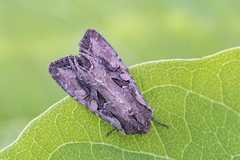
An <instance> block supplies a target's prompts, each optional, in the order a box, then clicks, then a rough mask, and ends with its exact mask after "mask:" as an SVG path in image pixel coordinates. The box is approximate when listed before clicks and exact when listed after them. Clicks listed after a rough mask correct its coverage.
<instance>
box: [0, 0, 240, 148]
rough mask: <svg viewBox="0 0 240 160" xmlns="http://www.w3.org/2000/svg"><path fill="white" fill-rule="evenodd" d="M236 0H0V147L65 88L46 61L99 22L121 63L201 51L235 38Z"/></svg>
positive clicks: (70, 49) (239, 20)
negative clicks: (57, 81)
mask: <svg viewBox="0 0 240 160" xmlns="http://www.w3.org/2000/svg"><path fill="white" fill-rule="evenodd" d="M239 6H240V1H237V0H235V1H228V0H222V1H219V0H212V1H208V0H205V1H204V0H203V1H188V0H181V1H179V0H173V1H171V0H170V1H169V0H152V1H146V0H132V1H129V0H121V1H111V0H101V1H93V0H82V1H79V0H62V1H57V0H50V1H49V0H48V1H46V0H43V1H32V0H0V149H2V148H4V147H5V146H7V145H8V144H10V143H11V142H13V141H14V140H15V139H16V138H17V136H18V135H19V134H20V132H21V131H22V130H23V129H24V127H25V126H26V125H27V124H28V123H29V122H30V121H31V120H32V119H33V118H35V117H36V116H38V115H40V114H41V113H42V112H44V111H45V110H47V109H48V107H50V106H51V105H52V104H54V103H56V102H57V101H59V100H60V99H62V98H64V97H65V96H67V94H66V93H65V92H64V91H63V90H62V89H61V88H60V87H59V86H58V85H57V83H55V81H54V80H53V79H52V78H51V76H50V75H49V73H48V70H47V66H48V64H49V63H50V62H51V61H54V60H57V59H59V58H61V57H65V56H67V55H70V54H77V53H78V41H79V40H81V38H82V36H83V34H84V32H85V30H86V29H87V28H92V29H96V30H97V31H98V32H99V33H100V34H102V35H103V37H105V38H106V40H107V41H108V42H109V43H110V44H111V45H112V46H113V48H114V49H115V50H116V52H117V53H118V54H119V56H120V57H121V58H122V60H123V62H124V63H125V64H126V66H131V65H134V64H137V63H142V62H146V61H153V60H160V59H176V58H200V57H203V56H207V55H210V54H214V53H216V52H219V51H221V50H224V49H227V48H231V47H236V46H239V42H240V10H239Z"/></svg>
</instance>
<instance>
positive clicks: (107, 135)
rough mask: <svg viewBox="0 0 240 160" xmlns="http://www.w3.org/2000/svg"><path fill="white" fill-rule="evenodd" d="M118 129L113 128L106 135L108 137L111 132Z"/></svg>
mask: <svg viewBox="0 0 240 160" xmlns="http://www.w3.org/2000/svg"><path fill="white" fill-rule="evenodd" d="M115 130H116V129H115V128H114V129H113V130H111V131H110V132H108V134H107V135H106V137H107V136H108V135H109V134H110V133H112V132H113V131H115Z"/></svg>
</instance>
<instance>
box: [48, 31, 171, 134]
mask: <svg viewBox="0 0 240 160" xmlns="http://www.w3.org/2000/svg"><path fill="white" fill-rule="evenodd" d="M79 47H80V49H79V54H80V55H81V56H80V57H78V56H75V55H73V56H72V55H70V56H67V57H64V58H61V59H60V60H57V61H55V62H51V63H50V65H49V66H48V70H49V73H50V74H51V76H52V77H53V79H54V80H55V81H56V82H57V83H58V84H59V85H60V86H61V87H62V88H63V89H64V90H65V91H66V92H67V93H68V94H69V95H70V96H72V97H73V98H74V99H76V100H77V101H78V102H79V103H81V104H82V105H83V106H84V107H86V108H87V109H88V110H90V111H91V112H93V113H94V114H96V115H97V116H98V117H100V118H101V119H103V120H104V121H106V122H108V123H110V124H111V125H112V126H113V127H114V129H113V130H112V131H114V130H118V131H121V132H122V133H123V134H125V135H133V134H147V133H148V132H149V131H150V127H151V124H150V122H151V120H152V121H155V122H157V123H159V124H161V125H164V126H166V127H168V126H167V125H165V124H163V123H161V122H158V121H156V120H155V119H154V117H153V114H152V109H151V108H150V106H148V104H147V103H146V101H145V99H144V98H143V96H142V94H141V93H140V91H139V89H138V87H137V85H136V83H135V81H134V80H133V78H132V76H131V75H130V73H129V71H128V68H127V67H126V66H125V65H124V64H123V62H122V61H121V59H120V58H119V56H118V55H117V53H116V52H115V51H114V49H113V48H112V47H111V46H110V45H109V44H108V42H107V41H106V40H105V39H104V38H103V37H102V36H101V35H100V34H99V33H98V32H97V31H95V30H92V29H88V30H87V31H86V32H85V34H84V36H83V38H82V40H81V41H80V43H79ZM112 131H110V132H109V133H108V134H107V135H109V134H110V133H111V132H112ZM107 135H106V136H107Z"/></svg>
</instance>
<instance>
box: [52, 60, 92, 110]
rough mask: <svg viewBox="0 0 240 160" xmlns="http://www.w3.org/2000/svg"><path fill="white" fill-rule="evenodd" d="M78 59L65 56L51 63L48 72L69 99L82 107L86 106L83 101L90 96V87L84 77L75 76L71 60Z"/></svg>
mask: <svg viewBox="0 0 240 160" xmlns="http://www.w3.org/2000/svg"><path fill="white" fill-rule="evenodd" d="M74 58H75V59H76V58H77V59H79V57H76V56H67V57H64V58H61V59H60V60H57V61H55V62H51V63H50V64H49V66H48V70H49V73H50V75H51V76H52V78H53V79H54V80H55V81H56V82H57V83H58V84H59V85H60V86H61V87H62V89H63V90H65V91H66V92H67V93H68V94H69V95H70V96H71V97H73V98H74V99H76V100H77V101H78V102H80V103H81V104H82V105H83V106H86V105H88V104H87V103H86V101H85V100H84V99H85V98H86V97H88V96H90V89H89V88H90V86H89V84H88V83H87V81H85V82H84V77H83V76H82V77H80V76H77V73H76V72H77V71H76V68H75V67H74V66H73V65H72V64H71V63H72V62H71V60H73V59H74Z"/></svg>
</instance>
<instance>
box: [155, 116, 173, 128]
mask: <svg viewBox="0 0 240 160" xmlns="http://www.w3.org/2000/svg"><path fill="white" fill-rule="evenodd" d="M151 119H152V121H154V122H156V123H158V124H161V125H163V126H165V127H167V128H169V126H168V125H166V124H164V123H162V122H158V121H157V120H156V119H154V118H153V117H152V118H151Z"/></svg>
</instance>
